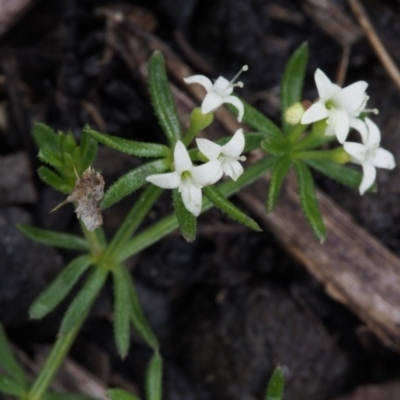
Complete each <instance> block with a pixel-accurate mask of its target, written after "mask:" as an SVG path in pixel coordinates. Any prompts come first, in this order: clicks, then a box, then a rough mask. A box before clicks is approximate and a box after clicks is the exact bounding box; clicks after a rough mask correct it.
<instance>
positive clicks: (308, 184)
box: [294, 160, 326, 242]
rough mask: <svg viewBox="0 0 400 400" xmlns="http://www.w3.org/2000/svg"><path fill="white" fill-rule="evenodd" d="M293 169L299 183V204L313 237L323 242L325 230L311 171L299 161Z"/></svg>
mask: <svg viewBox="0 0 400 400" xmlns="http://www.w3.org/2000/svg"><path fill="white" fill-rule="evenodd" d="M294 167H295V170H296V175H297V180H298V182H299V191H300V202H301V206H302V208H303V211H304V215H305V216H306V218H307V220H308V222H309V223H310V225H311V228H312V229H313V231H314V233H315V236H317V238H318V239H319V240H320V241H321V242H323V241H324V240H325V237H326V228H325V225H324V221H323V219H322V216H321V213H320V211H319V208H318V201H317V197H316V193H315V187H314V180H313V177H312V175H311V171H310V169H309V168H308V167H307V165H306V164H305V163H304V162H303V161H300V160H298V161H296V162H295V164H294Z"/></svg>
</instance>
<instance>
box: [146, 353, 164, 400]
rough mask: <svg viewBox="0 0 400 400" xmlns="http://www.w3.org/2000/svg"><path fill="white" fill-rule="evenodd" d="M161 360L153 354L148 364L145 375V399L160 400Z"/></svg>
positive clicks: (157, 355)
mask: <svg viewBox="0 0 400 400" xmlns="http://www.w3.org/2000/svg"><path fill="white" fill-rule="evenodd" d="M162 368H163V362H162V358H161V356H160V355H159V354H158V353H155V354H154V355H153V357H152V358H151V360H150V362H149V367H148V369H147V375H146V399H147V400H161V399H162Z"/></svg>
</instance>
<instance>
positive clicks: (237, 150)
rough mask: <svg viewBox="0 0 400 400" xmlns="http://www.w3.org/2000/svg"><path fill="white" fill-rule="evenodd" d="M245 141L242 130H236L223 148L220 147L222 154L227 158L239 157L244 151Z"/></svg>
mask: <svg viewBox="0 0 400 400" xmlns="http://www.w3.org/2000/svg"><path fill="white" fill-rule="evenodd" d="M244 145H245V140H244V135H243V129H238V130H237V131H236V132H235V134H234V135H233V136H232V139H231V140H229V142H228V143H226V144H225V145H224V146H222V151H221V152H222V154H224V155H226V156H228V157H239V156H240V155H241V154H242V153H243V150H244Z"/></svg>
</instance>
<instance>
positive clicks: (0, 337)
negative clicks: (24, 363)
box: [0, 323, 28, 394]
mask: <svg viewBox="0 0 400 400" xmlns="http://www.w3.org/2000/svg"><path fill="white" fill-rule="evenodd" d="M0 366H1V367H2V368H3V369H4V371H5V372H6V373H7V375H9V377H10V379H11V381H13V382H14V383H15V385H17V386H18V387H22V388H25V387H26V386H27V385H28V378H27V377H26V375H25V372H24V371H23V369H22V368H21V367H20V365H19V364H18V363H17V361H16V359H15V357H14V354H13V352H12V350H11V347H10V345H9V343H8V339H7V336H6V333H5V331H4V328H3V326H2V325H1V323H0ZM7 382H8V380H4V381H3V385H4V387H7V385H8V383H7ZM0 391H1V388H0ZM5 393H9V392H7V391H5ZM11 394H12V393H11Z"/></svg>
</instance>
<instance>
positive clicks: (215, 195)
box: [203, 186, 262, 232]
mask: <svg viewBox="0 0 400 400" xmlns="http://www.w3.org/2000/svg"><path fill="white" fill-rule="evenodd" d="M203 193H204V194H205V195H206V196H207V198H208V199H209V200H210V201H211V202H212V203H213V204H214V205H215V206H216V207H217V208H219V209H220V210H221V211H222V212H224V213H226V214H227V215H228V216H229V217H231V218H232V219H233V220H235V221H237V222H239V223H240V224H242V225H244V226H247V227H248V228H250V229H253V230H254V231H257V232H260V231H261V230H262V229H261V228H260V227H259V226H258V224H257V222H255V221H254V220H253V219H252V218H250V217H248V216H247V215H246V214H245V213H244V212H243V211H241V210H240V209H239V208H237V207H236V206H235V205H234V204H233V203H232V202H231V201H229V200H228V199H226V198H225V196H224V195H223V194H222V193H221V192H220V191H219V190H218V189H217V188H216V187H215V186H207V187H204V188H203Z"/></svg>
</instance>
